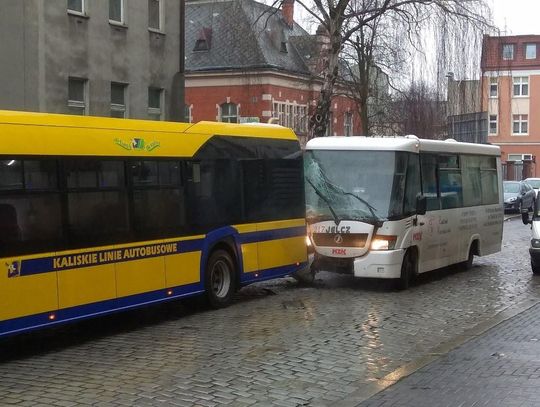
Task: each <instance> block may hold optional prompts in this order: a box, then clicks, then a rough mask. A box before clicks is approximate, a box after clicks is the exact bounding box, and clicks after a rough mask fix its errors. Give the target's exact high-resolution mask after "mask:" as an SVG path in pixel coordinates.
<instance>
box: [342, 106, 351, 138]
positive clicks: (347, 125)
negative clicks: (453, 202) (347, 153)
mask: <svg viewBox="0 0 540 407" xmlns="http://www.w3.org/2000/svg"><path fill="white" fill-rule="evenodd" d="M348 119H349V120H348ZM343 135H344V136H345V137H351V136H352V135H353V113H352V112H345V114H344V116H343Z"/></svg>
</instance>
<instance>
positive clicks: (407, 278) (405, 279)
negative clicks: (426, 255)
mask: <svg viewBox="0 0 540 407" xmlns="http://www.w3.org/2000/svg"><path fill="white" fill-rule="evenodd" d="M415 273H416V263H415V260H414V256H413V254H412V253H411V251H410V250H407V252H406V253H405V256H404V257H403V263H401V275H400V277H399V279H398V281H397V289H398V290H406V289H407V288H409V286H410V285H411V281H412V279H413V278H414V276H415Z"/></svg>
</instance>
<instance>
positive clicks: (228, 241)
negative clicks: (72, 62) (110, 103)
mask: <svg viewBox="0 0 540 407" xmlns="http://www.w3.org/2000/svg"><path fill="white" fill-rule="evenodd" d="M0 140H1V147H0V148H1V152H0V232H1V233H0V261H1V265H2V266H3V270H4V271H3V272H1V273H0V305H1V306H0V336H5V335H9V334H14V333H18V332H22V331H26V330H31V329H35V328H39V327H46V326H51V325H55V324H59V323H62V322H67V321H72V320H76V319H81V318H87V317H91V316H97V315H102V314H107V313H111V312H116V311H120V310H125V309H128V308H133V307H137V306H142V305H145V304H152V303H157V302H162V301H166V300H171V299H175V298H180V297H187V296H192V295H197V294H204V295H205V296H206V297H207V299H208V302H209V303H210V304H211V305H212V306H214V307H222V306H225V305H227V304H228V303H229V302H230V301H231V297H232V295H233V294H234V292H235V290H236V289H238V288H239V287H242V286H244V285H246V284H249V283H253V282H257V281H261V280H266V279H271V278H276V277H280V276H284V275H287V274H291V273H294V272H296V271H298V270H300V269H301V268H303V267H304V266H305V265H306V261H307V259H306V256H307V253H306V243H305V239H306V225H305V215H304V214H305V208H304V189H303V169H302V156H301V150H300V146H299V143H298V140H297V138H296V136H295V134H294V133H293V132H292V131H291V130H289V129H286V128H283V127H280V126H275V125H249V124H245V125H237V124H226V123H211V122H200V123H197V124H187V123H167V122H152V121H142V120H124V119H111V118H98V117H81V116H64V115H52V114H40V113H24V112H12V111H0Z"/></svg>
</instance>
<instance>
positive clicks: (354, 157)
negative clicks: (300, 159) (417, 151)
mask: <svg viewBox="0 0 540 407" xmlns="http://www.w3.org/2000/svg"><path fill="white" fill-rule="evenodd" d="M304 167H305V168H304V170H305V180H306V207H307V218H308V221H310V222H320V221H323V220H335V221H336V222H340V221H342V220H359V221H367V222H380V221H383V220H387V219H389V218H395V217H397V216H401V215H402V213H403V197H404V190H405V173H406V170H407V153H404V152H395V151H337V150H310V151H307V152H306V155H305V159H304Z"/></svg>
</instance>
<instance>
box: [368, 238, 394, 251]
mask: <svg viewBox="0 0 540 407" xmlns="http://www.w3.org/2000/svg"><path fill="white" fill-rule="evenodd" d="M396 241H397V236H385V235H376V236H375V237H374V238H373V239H372V240H371V250H394V248H395V247H396Z"/></svg>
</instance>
